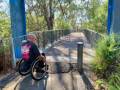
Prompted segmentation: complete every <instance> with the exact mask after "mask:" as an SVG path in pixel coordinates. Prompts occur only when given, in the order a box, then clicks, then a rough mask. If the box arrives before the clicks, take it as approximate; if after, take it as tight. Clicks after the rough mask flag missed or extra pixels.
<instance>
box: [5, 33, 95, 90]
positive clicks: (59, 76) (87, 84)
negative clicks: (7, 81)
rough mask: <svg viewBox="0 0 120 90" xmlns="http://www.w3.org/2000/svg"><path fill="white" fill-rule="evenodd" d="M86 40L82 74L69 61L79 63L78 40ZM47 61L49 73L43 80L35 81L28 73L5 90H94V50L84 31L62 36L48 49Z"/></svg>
mask: <svg viewBox="0 0 120 90" xmlns="http://www.w3.org/2000/svg"><path fill="white" fill-rule="evenodd" d="M79 41H83V42H84V51H83V52H84V54H83V63H84V69H85V70H84V72H85V73H84V74H83V75H80V74H79V73H78V72H77V71H75V70H69V63H71V64H75V65H76V64H77V42H79ZM46 54H47V62H48V64H49V67H50V68H49V74H48V75H47V76H46V77H45V78H44V79H43V80H41V81H38V82H37V81H34V80H32V79H31V77H30V76H29V75H28V76H26V77H21V76H19V80H17V81H16V83H15V85H14V86H13V87H12V85H13V84H12V85H11V87H8V88H4V90H13V89H14V90H92V89H91V88H92V82H91V80H90V77H91V72H90V70H89V65H90V62H91V60H92V58H93V57H94V51H93V50H92V49H91V48H90V45H89V44H88V43H87V39H86V37H85V36H84V34H83V33H71V34H70V35H68V36H66V37H64V38H61V40H60V41H59V42H58V43H56V44H55V45H54V47H52V48H50V49H49V50H48V52H47V53H46ZM9 86H10V85H9Z"/></svg>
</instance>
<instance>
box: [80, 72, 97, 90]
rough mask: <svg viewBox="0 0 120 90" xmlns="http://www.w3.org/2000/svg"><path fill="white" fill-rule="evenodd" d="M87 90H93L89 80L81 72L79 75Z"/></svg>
mask: <svg viewBox="0 0 120 90" xmlns="http://www.w3.org/2000/svg"><path fill="white" fill-rule="evenodd" d="M80 75H81V77H82V79H83V82H84V84H85V87H86V89H87V90H95V89H94V87H93V85H92V83H91V81H90V80H89V78H88V77H87V76H86V75H85V73H84V72H83V73H82V74H80Z"/></svg>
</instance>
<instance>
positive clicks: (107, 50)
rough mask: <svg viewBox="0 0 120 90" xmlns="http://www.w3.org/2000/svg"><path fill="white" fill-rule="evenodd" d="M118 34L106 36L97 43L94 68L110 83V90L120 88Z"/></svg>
mask: <svg viewBox="0 0 120 90" xmlns="http://www.w3.org/2000/svg"><path fill="white" fill-rule="evenodd" d="M119 40H120V39H119V37H118V36H116V35H110V36H105V37H103V38H101V39H100V40H98V42H97V44H96V49H95V50H96V56H95V58H94V60H93V62H92V69H93V71H94V72H95V73H96V75H97V76H98V77H99V78H101V79H104V80H106V81H107V82H108V84H109V90H120V72H119V71H120V41H119Z"/></svg>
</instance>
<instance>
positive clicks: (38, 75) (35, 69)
mask: <svg viewBox="0 0 120 90" xmlns="http://www.w3.org/2000/svg"><path fill="white" fill-rule="evenodd" d="M47 70H48V66H47V64H46V63H44V67H42V68H41V67H40V61H39V60H36V61H35V62H34V64H33V65H32V68H31V76H32V78H33V79H34V80H37V81H39V80H41V79H43V78H44V76H45V75H46V73H47Z"/></svg>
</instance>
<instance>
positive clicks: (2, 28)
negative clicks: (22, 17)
mask: <svg viewBox="0 0 120 90" xmlns="http://www.w3.org/2000/svg"><path fill="white" fill-rule="evenodd" d="M9 36H10V19H9V17H8V16H7V15H6V14H5V13H4V12H0V37H3V38H7V37H9Z"/></svg>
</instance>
